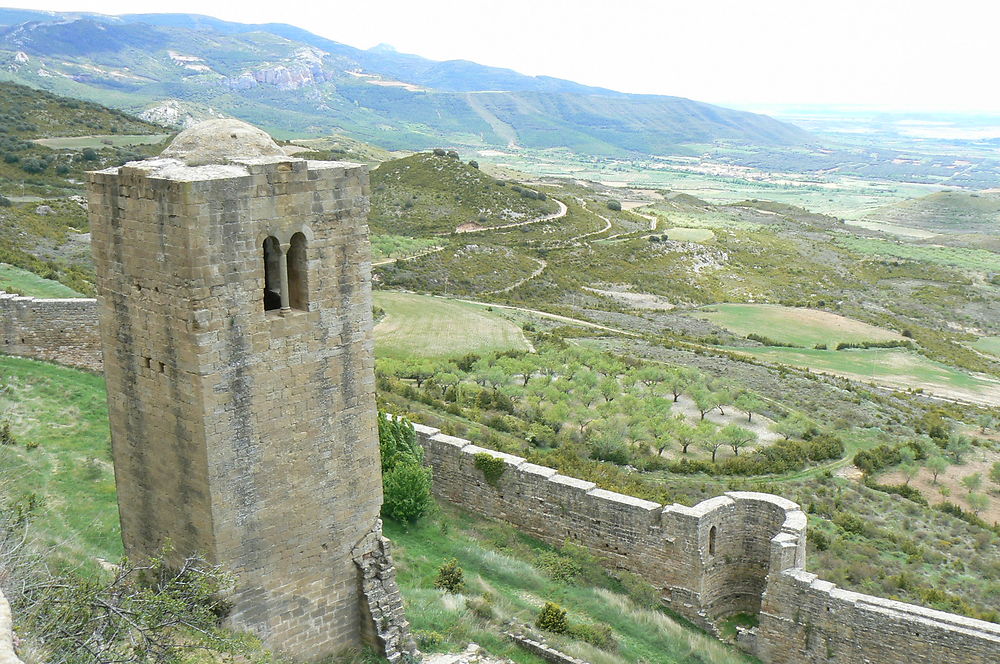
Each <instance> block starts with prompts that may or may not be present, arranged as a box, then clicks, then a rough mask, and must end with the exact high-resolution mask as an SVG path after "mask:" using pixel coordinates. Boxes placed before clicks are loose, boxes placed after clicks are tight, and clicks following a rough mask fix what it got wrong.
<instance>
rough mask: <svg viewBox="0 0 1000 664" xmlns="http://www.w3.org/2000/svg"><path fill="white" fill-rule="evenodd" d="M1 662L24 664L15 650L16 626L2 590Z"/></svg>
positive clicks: (0, 591) (2, 663) (0, 619)
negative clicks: (14, 626)
mask: <svg viewBox="0 0 1000 664" xmlns="http://www.w3.org/2000/svg"><path fill="white" fill-rule="evenodd" d="M0 664H24V662H22V661H21V660H20V658H18V656H17V653H15V652H14V628H13V624H12V621H11V615H10V604H8V603H7V598H6V597H4V594H3V591H2V590H0Z"/></svg>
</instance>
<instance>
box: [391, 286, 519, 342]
mask: <svg viewBox="0 0 1000 664" xmlns="http://www.w3.org/2000/svg"><path fill="white" fill-rule="evenodd" d="M375 304H376V306H379V307H381V308H382V309H384V310H385V318H383V319H382V320H381V321H379V323H378V325H376V326H375V354H376V356H378V357H399V358H407V357H432V358H433V357H451V356H455V355H462V354H464V353H488V352H490V351H499V350H510V349H516V350H527V349H528V342H527V340H525V338H524V334H523V333H522V332H521V330H520V329H519V328H518V327H517V326H516V325H514V324H513V323H511V322H510V321H508V320H506V319H504V318H502V317H501V316H499V315H498V314H496V313H493V312H491V311H489V310H488V309H487V308H486V307H483V306H481V305H476V304H469V303H466V302H459V301H456V300H446V299H442V298H438V297H430V296H427V295H416V294H413V293H398V292H391V291H378V292H376V293H375Z"/></svg>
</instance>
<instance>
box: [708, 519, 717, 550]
mask: <svg viewBox="0 0 1000 664" xmlns="http://www.w3.org/2000/svg"><path fill="white" fill-rule="evenodd" d="M715 533H716V530H715V526H712V527H711V528H710V529H709V531H708V555H710V556H714V555H715Z"/></svg>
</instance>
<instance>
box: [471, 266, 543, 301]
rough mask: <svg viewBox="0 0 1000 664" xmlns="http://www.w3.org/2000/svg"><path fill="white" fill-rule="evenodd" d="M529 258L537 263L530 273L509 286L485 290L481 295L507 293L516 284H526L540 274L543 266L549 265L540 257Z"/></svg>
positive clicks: (516, 285) (515, 286)
mask: <svg viewBox="0 0 1000 664" xmlns="http://www.w3.org/2000/svg"><path fill="white" fill-rule="evenodd" d="M531 260H533V261H535V262H536V263H538V269H537V270H535V271H534V272H532V273H531V274H529V275H528V276H526V277H525V278H524V279H521V280H519V281H515V282H514V283H512V284H511V285H510V286H507V287H506V288H500V289H498V290H492V291H486V292H485V293H483V295H496V294H497V293H509V292H510V291H512V290H514V289H515V288H517V287H518V286H520V285H522V284H526V283H528V282H529V281H531V280H532V279H534V278H535V277H537V276H538V275H540V274H541V273H542V272H544V271H545V268H547V267H548V266H549V264H548V263H546V262H545V260H544V259H541V258H532V259H531Z"/></svg>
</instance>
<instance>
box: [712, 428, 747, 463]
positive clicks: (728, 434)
mask: <svg viewBox="0 0 1000 664" xmlns="http://www.w3.org/2000/svg"><path fill="white" fill-rule="evenodd" d="M717 435H718V437H719V439H720V440H721V441H723V443H724V444H726V445H728V446H729V447H731V448H732V450H733V455H734V456H739V455H740V449H741V448H743V447H746V446H747V445H749V444H751V443H755V442H757V434H756V433H754V432H753V431H750V430H749V429H744V428H743V427H741V426H737V425H735V424H727V425H726V426H724V427H722V428H721V429H719V433H718V434H717ZM712 460H713V461H715V458H714V457H713V458H712Z"/></svg>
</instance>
